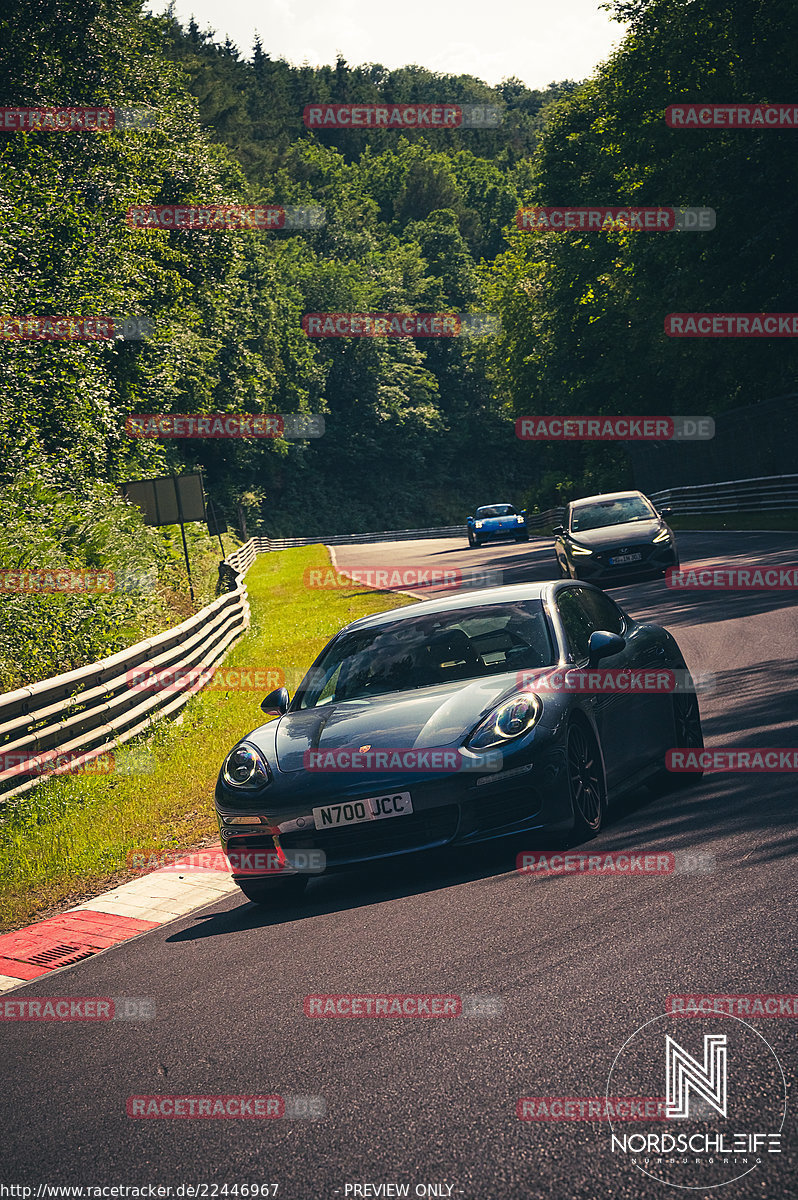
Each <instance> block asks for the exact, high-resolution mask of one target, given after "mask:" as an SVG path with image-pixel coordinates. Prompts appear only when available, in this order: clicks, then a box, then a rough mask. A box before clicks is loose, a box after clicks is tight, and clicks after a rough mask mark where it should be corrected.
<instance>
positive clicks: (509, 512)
mask: <svg viewBox="0 0 798 1200" xmlns="http://www.w3.org/2000/svg"><path fill="white" fill-rule="evenodd" d="M515 515H516V512H515V509H514V508H513V506H512V504H490V505H488V506H487V507H486V508H478V509H477V520H478V521H483V520H484V519H485V517H514V516H515Z"/></svg>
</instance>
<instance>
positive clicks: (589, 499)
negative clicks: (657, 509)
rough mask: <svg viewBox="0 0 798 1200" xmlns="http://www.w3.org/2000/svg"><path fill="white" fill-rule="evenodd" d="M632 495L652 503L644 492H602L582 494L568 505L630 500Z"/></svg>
mask: <svg viewBox="0 0 798 1200" xmlns="http://www.w3.org/2000/svg"><path fill="white" fill-rule="evenodd" d="M632 496H635V497H639V498H641V499H643V500H647V501H648V503H649V504H650V503H651V501H650V500H649V499H648V496H646V495H644V494H643V492H635V491H629V492H600V493H599V495H598V496H581V497H580V499H579V500H572V501H571V502H570V504H569V505H568V507H569V508H578V507H579V505H580V504H596V503H597V502H602V501H604V502H606V501H607V500H628V499H630V498H631V497H632Z"/></svg>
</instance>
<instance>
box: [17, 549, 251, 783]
mask: <svg viewBox="0 0 798 1200" xmlns="http://www.w3.org/2000/svg"><path fill="white" fill-rule="evenodd" d="M257 554H258V548H257V545H256V544H255V542H254V539H250V541H249V542H247V543H246V544H245V545H243V546H241V547H240V548H239V549H238V550H236V551H235V552H234V553H233V554H231V555H229V556H228V558H227V559H226V560H225V561H226V562H228V563H229V564H230V566H232V567H233V568H234V570H235V571H236V572H237V575H236V581H235V588H234V590H232V591H229V592H225V593H224V594H223V595H221V596H219V597H218V599H216V600H214V601H213V603H212V604H209V605H208V606H207V607H206V608H203V609H201V610H200V612H198V613H195V614H194V616H193V617H189V618H188V620H186V621H183V622H182V623H181V624H180V625H176V626H175V627H174V629H167V630H166V631H165V632H164V633H161V634H158V636H157V637H154V638H149V639H148V640H147V641H144V642H137V643H136V645H135V646H131V647H130V648H129V649H127V650H121V651H120V652H119V653H118V654H114V655H112V656H111V657H110V658H104V659H101V660H100V661H99V662H96V663H92V664H91V665H90V666H87V667H80V668H78V670H76V671H69V672H67V673H66V674H64V675H56V676H54V677H53V678H52V679H44V680H42V681H41V682H40V683H34V684H31V685H30V686H29V687H23V688H18V689H17V690H16V691H14V692H6V694H5V695H2V696H0V803H2V802H3V801H5V800H9V799H11V798H12V797H13V796H19V795H21V794H22V793H23V792H27V791H28V790H29V789H30V788H33V787H35V786H36V785H37V783H39V782H40V781H41V780H42V779H44V778H46V777H47V775H46V774H43V773H42V770H41V761H42V756H43V757H47V756H51V755H57V756H65V757H66V758H68V761H67V762H66V763H65V764H64V765H62V766H58V765H56V767H55V769H54V770H52V772H49V771H48V773H47V774H53V775H57V774H64V773H66V772H68V771H69V770H70V769H74V759H75V758H76V757H78V756H84V755H85V756H86V758H87V761H88V760H90V759H92V758H96V757H97V756H98V755H100V754H104V753H107V752H108V751H110V750H112V749H113V748H114V747H115V746H120V745H123V744H124V743H125V742H127V741H130V739H131V738H133V737H135V736H136V735H137V734H140V733H143V732H144V731H145V730H147V729H149V728H151V727H152V726H153V725H154V724H155V722H156V721H157V720H160V719H162V718H164V717H172V716H175V714H176V713H178V712H179V711H180V709H181V708H182V707H183V706H184V705H185V704H186V703H187V701H188V700H189V699H190V698H191V696H193V695H194V694H195V692H197V691H198V690H200V687H201V686H202V683H201V682H187V683H186V686H185V687H182V688H181V689H180V690H179V691H177V690H175V688H174V686H172V687H166V688H163V689H161V690H160V691H149V690H143V689H139V688H136V687H133V686H131V682H130V679H131V676H130V673H131V672H135V673H136V674H141V675H147V674H149V673H150V672H163V671H165V672H167V673H171V675H172V676H173V677H174V675H179V674H182V673H184V672H188V671H192V672H195V673H196V672H199V671H204V670H207V669H209V668H211V667H213V666H215V665H217V664H218V663H219V662H220V661H221V659H222V658H223V657H224V655H225V654H226V653H227V651H228V650H229V649H230V647H231V646H232V645H233V644H234V642H236V641H237V640H238V638H239V637H240V636H241V635H242V633H243V632H244V631H245V630H246V629H247V628H248V626H249V622H250V609H249V599H248V597H247V589H246V585H245V583H244V578H243V576H244V574H245V572H246V571H248V570H249V568H250V567H251V566H252V563H253V562H254V561H255V559H256V557H257Z"/></svg>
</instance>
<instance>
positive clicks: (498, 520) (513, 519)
mask: <svg viewBox="0 0 798 1200" xmlns="http://www.w3.org/2000/svg"><path fill="white" fill-rule="evenodd" d="M474 520H475V522H476V521H481V522H482V524H483V525H517V524H518V514H516V513H510V515H509V516H507V517H475V519H474Z"/></svg>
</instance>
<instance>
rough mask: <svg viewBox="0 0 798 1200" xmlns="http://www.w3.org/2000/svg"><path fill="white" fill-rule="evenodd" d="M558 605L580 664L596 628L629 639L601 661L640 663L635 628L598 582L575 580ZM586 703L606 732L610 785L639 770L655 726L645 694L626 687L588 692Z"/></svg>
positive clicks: (619, 665) (623, 665)
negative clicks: (586, 583) (589, 583)
mask: <svg viewBox="0 0 798 1200" xmlns="http://www.w3.org/2000/svg"><path fill="white" fill-rule="evenodd" d="M557 608H558V610H559V614H560V620H561V621H562V626H563V629H564V631H565V636H566V640H567V642H568V647H569V650H570V652H571V657H572V659H573V662H574V664H575V665H576V666H580V667H584V666H586V665H587V662H588V642H589V641H590V635H591V633H594V632H595V631H596V630H602V631H604V632H606V633H617V634H620V635H621V636H622V637H624V638H625V639H626V646H625V648H624V649H623V650H622V651H621V653H620V654H615V655H613V656H612V657H610V658H605V659H602V661H601V663H600V667H601V668H602V669H604V670H606V669H608V668H610V669H612V670H613V672H618V671H628V672H629V674H631V668H632V667H633V666H635V665H637V664H636V661H635V659H636V657H637V650H636V645H635V639H634V637H633V636H632V631H631V630H630V629H628V628H627V624H626V620H625V618H624V615H623V613H622V612H621V610H620V609H619V608H618V606H617V604H616V603H615V602H614V601H613V600H611V599H610V597H609V596H607V595H605V594H604V593H603V592H600V591H599V590H598V589H597V588H588V587H584V586H579V585H575V586H574V587H569V588H563V589H562V590H561V591H559V592H558V593H557ZM584 700H585V707H586V708H587V710H588V711H589V712H592V714H593V716H594V718H595V721H596V727H597V729H598V732H599V737H600V738H601V747H602V750H603V753H604V765H605V768H606V772H607V786H608V787H609V788H612V787H613V786H615V785H616V784H617V783H618V782H620V781H621V780H623V779H624V778H625V777H626V776H628V775H632V774H634V772H635V771H637V770H640V768H641V767H643V766H644V765H645V764H646V762H647V761H649V759H650V758H651V756H652V752H651V730H650V729H649V728H648V727H647V726H648V718H647V715H646V707H647V705H646V702H645V700H646V698H645V697H644V698H643V702H642V703H641V697H640V696H639V695H638V694H633V693H631V692H628V691H624V690H607V691H599V692H593V693H590V692H588V693H586V694H585V696H584Z"/></svg>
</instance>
